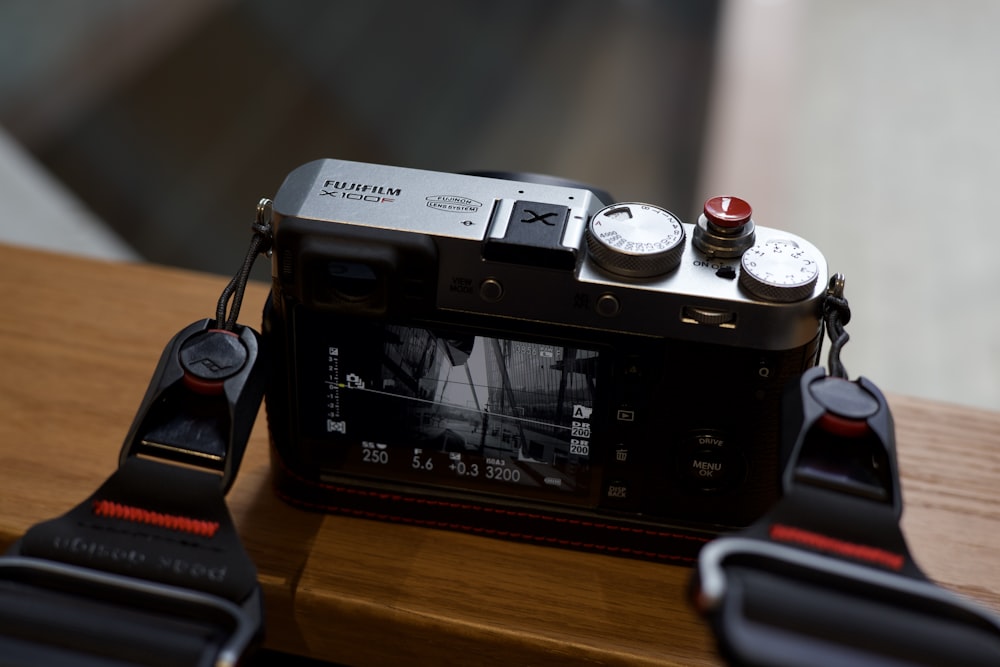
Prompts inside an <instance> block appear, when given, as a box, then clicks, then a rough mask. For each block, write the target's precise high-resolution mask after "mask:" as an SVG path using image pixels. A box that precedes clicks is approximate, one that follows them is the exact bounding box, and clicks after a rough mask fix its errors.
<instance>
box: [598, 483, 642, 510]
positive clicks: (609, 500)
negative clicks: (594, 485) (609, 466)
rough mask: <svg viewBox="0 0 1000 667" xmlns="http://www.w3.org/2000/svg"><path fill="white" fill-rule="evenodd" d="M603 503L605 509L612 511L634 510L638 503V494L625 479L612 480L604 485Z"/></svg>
mask: <svg viewBox="0 0 1000 667" xmlns="http://www.w3.org/2000/svg"><path fill="white" fill-rule="evenodd" d="M602 495H603V496H604V498H603V502H602V503H601V504H602V505H604V506H605V507H610V508H613V509H619V510H624V509H636V508H637V507H638V503H639V494H638V493H636V490H635V489H634V488H633V485H632V484H631V483H630V482H629V481H628V480H627V479H621V478H612V479H610V480H608V481H607V482H606V483H605V485H604V493H603V494H602Z"/></svg>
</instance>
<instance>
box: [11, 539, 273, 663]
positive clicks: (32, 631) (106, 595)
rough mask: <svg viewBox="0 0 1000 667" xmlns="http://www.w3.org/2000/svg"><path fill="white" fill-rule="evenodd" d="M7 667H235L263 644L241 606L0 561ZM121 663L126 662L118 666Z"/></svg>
mask: <svg viewBox="0 0 1000 667" xmlns="http://www.w3.org/2000/svg"><path fill="white" fill-rule="evenodd" d="M0 627H3V633H2V636H0V655H2V656H3V658H2V659H0V662H3V664H17V665H29V664H33V665H41V664H66V660H67V655H72V656H73V660H75V661H76V662H75V663H74V664H80V665H105V664H107V665H111V664H115V665H118V664H122V663H123V662H127V664H146V665H165V666H174V665H205V666H211V667H235V665H237V664H238V663H239V660H240V658H241V657H242V656H244V655H245V654H246V653H247V652H248V651H249V650H250V648H251V646H253V645H254V644H255V643H256V642H257V641H258V640H259V634H260V633H259V630H260V627H261V616H260V600H259V591H256V592H255V595H254V596H252V597H251V599H249V600H247V601H246V602H245V603H244V604H243V605H237V604H235V603H233V602H230V601H229V600H225V599H223V598H221V597H218V596H216V595H209V594H207V593H203V592H200V591H196V590H192V589H185V588H179V587H177V586H171V585H167V584H163V583H158V582H153V581H148V580H143V579H137V578H134V577H128V576H123V575H120V574H116V573H110V572H102V571H98V570H94V569H90V568H84V567H80V566H77V565H71V564H67V563H60V562H56V561H51V560H46V559H40V558H31V557H24V556H8V557H6V558H3V559H0ZM119 661H122V662H119Z"/></svg>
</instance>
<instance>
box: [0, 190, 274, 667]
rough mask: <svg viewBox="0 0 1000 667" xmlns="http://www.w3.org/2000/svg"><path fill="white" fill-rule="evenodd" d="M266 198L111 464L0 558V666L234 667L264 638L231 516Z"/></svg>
mask: <svg viewBox="0 0 1000 667" xmlns="http://www.w3.org/2000/svg"><path fill="white" fill-rule="evenodd" d="M268 207H269V202H267V201H266V200H262V202H261V204H260V205H258V215H257V220H256V222H255V223H254V238H253V241H252V243H251V246H250V250H249V252H248V253H247V257H246V260H245V261H244V264H243V267H242V268H241V270H240V272H239V273H238V274H237V275H236V276H235V277H234V278H233V280H232V281H231V282H230V283H229V285H227V287H226V289H225V290H224V291H223V294H222V297H221V298H220V300H219V306H218V312H217V314H216V318H215V319H204V320H201V321H199V322H195V323H193V324H191V325H189V326H188V327H186V328H185V329H183V330H182V331H180V332H179V333H178V334H177V335H176V336H174V338H173V339H171V341H170V342H169V343H168V345H167V346H166V349H165V350H164V352H163V354H162V356H161V358H160V361H159V364H158V366H157V367H156V370H155V372H154V373H153V377H152V380H151V382H150V385H149V388H148V390H147V391H146V394H145V397H144V398H143V400H142V403H141V405H140V408H139V411H138V413H137V415H136V417H135V420H134V421H133V423H132V426H131V428H130V430H129V433H128V436H127V437H126V439H125V443H124V445H123V447H122V450H121V454H120V459H119V466H118V469H117V470H116V471H115V472H114V473H112V474H111V476H110V477H109V478H108V479H107V480H106V481H105V482H104V483H103V484H102V485H101V486H100V487H99V488H98V489H97V490H96V491H95V492H94V493H93V495H91V496H90V497H89V498H87V499H86V500H84V501H83V502H82V503H80V504H79V505H77V506H76V507H75V508H73V509H72V510H70V511H69V512H68V513H66V514H64V515H63V516H61V517H58V518H55V519H51V520H48V521H45V522H42V523H40V524H37V525H35V526H33V527H32V528H30V529H29V530H28V531H27V532H26V533H25V535H24V536H23V537H22V538H21V539H20V540H18V541H17V542H16V543H15V544H14V545H13V546H12V547H11V549H10V550H9V552H8V553H7V554H6V555H5V556H3V557H0V665H4V666H6V665H18V666H20V665H70V666H74V667H75V666H81V667H84V666H85V667H106V666H111V665H115V666H120V665H155V666H162V667H178V666H181V665H184V666H188V665H199V666H201V665H204V666H210V665H211V666H219V667H222V666H234V665H236V664H237V663H238V662H239V661H240V659H241V658H242V657H243V656H244V655H246V654H247V652H248V651H249V650H250V649H251V648H252V647H253V646H254V645H255V644H256V643H258V642H259V641H260V639H261V636H262V632H263V607H262V598H261V591H260V586H259V584H258V582H257V572H256V568H255V567H254V565H253V563H252V561H251V559H250V557H249V555H248V554H247V553H246V551H245V550H244V548H243V545H242V543H241V541H240V539H239V535H238V534H237V531H236V527H235V525H234V523H233V520H232V517H231V516H230V514H229V511H228V508H227V507H226V502H225V494H226V492H227V491H228V490H229V488H230V486H231V485H232V483H233V481H234V480H235V478H236V474H237V472H238V470H239V465H240V462H241V460H242V457H243V452H244V450H245V448H246V444H247V440H248V439H249V436H250V431H251V428H252V427H253V424H254V421H255V417H256V414H257V411H258V409H259V406H260V402H261V400H262V398H263V394H264V388H265V364H264V363H263V361H262V360H261V359H260V354H261V349H260V341H259V336H258V334H257V333H256V332H255V331H253V330H252V329H250V328H248V327H245V326H242V325H239V324H237V323H236V320H237V318H238V315H239V307H240V302H241V300H242V295H243V291H244V289H245V287H246V282H247V280H248V277H249V273H250V269H251V267H252V266H253V262H254V260H255V259H256V257H257V255H258V254H260V253H261V252H267V250H268V248H269V244H270V229H269V227H268V224H269V222H268V221H269V218H270V212H269V210H268Z"/></svg>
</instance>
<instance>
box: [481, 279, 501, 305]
mask: <svg viewBox="0 0 1000 667" xmlns="http://www.w3.org/2000/svg"><path fill="white" fill-rule="evenodd" d="M479 298H480V299H482V300H483V301H487V302H489V303H496V302H498V301H500V299H502V298H503V283H501V282H500V281H499V280H497V279H496V278H487V279H486V280H484V281H483V282H481V283H479Z"/></svg>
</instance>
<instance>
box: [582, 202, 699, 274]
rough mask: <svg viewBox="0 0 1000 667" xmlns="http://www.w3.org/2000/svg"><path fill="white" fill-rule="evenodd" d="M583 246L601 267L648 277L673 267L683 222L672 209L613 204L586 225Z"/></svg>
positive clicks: (680, 246) (681, 244) (681, 246)
mask: <svg viewBox="0 0 1000 667" xmlns="http://www.w3.org/2000/svg"><path fill="white" fill-rule="evenodd" d="M587 248H588V250H589V251H590V256H591V258H593V260H594V262H596V263H597V264H598V265H599V266H600V267H601V268H603V269H604V270H606V271H608V272H610V273H614V274H616V275H620V276H626V277H629V278H651V277H653V276H658V275H662V274H664V273H669V272H670V271H673V270H674V269H676V268H677V266H678V265H679V264H680V262H681V256H682V255H683V254H684V226H683V225H682V224H681V221H680V220H678V219H677V216H675V215H674V214H673V213H670V212H669V211H666V210H664V209H662V208H659V207H657V206H652V205H650V204H639V203H625V204H614V205H612V206H608V207H606V208H603V209H601V210H600V211H598V212H597V213H596V214H595V215H594V217H593V218H591V220H590V224H588V225H587Z"/></svg>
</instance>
